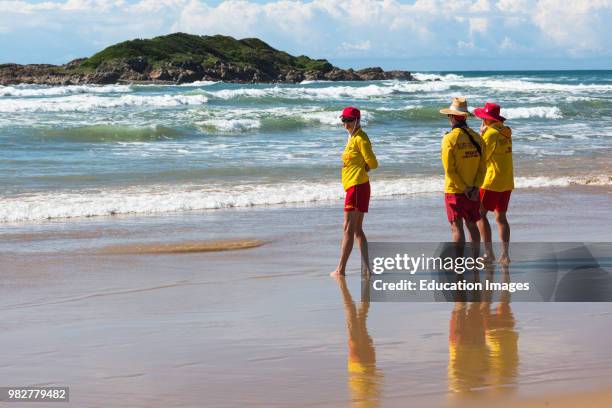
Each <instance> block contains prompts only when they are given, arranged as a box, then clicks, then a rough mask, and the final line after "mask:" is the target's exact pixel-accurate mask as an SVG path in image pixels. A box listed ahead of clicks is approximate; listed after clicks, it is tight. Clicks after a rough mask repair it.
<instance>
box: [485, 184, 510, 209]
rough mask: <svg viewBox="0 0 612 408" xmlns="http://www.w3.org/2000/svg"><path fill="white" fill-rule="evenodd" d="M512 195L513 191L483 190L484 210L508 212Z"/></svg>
mask: <svg viewBox="0 0 612 408" xmlns="http://www.w3.org/2000/svg"><path fill="white" fill-rule="evenodd" d="M510 193H512V190H507V191H502V192H498V191H491V190H485V189H483V188H481V189H480V202H481V203H482V208H484V209H485V210H487V211H501V212H506V211H508V203H509V202H510Z"/></svg>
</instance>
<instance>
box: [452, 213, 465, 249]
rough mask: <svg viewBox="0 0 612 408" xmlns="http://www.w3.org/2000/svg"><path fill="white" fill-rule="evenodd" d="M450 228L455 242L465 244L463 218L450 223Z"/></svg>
mask: <svg viewBox="0 0 612 408" xmlns="http://www.w3.org/2000/svg"><path fill="white" fill-rule="evenodd" d="M450 226H451V235H452V237H453V242H458V243H464V242H465V233H464V232H463V218H458V217H457V218H455V219H454V220H452V221H451V222H450Z"/></svg>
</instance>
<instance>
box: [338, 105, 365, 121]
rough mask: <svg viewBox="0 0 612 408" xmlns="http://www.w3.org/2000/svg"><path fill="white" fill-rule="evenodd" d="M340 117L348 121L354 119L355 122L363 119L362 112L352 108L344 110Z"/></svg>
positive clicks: (348, 107)
mask: <svg viewBox="0 0 612 408" xmlns="http://www.w3.org/2000/svg"><path fill="white" fill-rule="evenodd" d="M340 117H341V118H347V119H353V120H359V119H361V111H360V110H359V109H357V108H354V107H352V106H347V107H346V108H344V109H342V114H341V115H340Z"/></svg>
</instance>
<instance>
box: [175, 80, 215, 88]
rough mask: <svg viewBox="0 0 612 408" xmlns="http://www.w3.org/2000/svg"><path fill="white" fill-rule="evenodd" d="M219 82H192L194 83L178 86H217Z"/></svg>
mask: <svg viewBox="0 0 612 408" xmlns="http://www.w3.org/2000/svg"><path fill="white" fill-rule="evenodd" d="M219 82H220V81H194V82H188V83H184V84H180V85H179V86H183V87H197V86H208V85H214V84H218V83H219Z"/></svg>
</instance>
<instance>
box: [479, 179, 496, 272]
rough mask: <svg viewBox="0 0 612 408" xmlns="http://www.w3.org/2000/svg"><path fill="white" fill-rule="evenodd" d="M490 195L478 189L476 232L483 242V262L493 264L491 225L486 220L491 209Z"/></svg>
mask: <svg viewBox="0 0 612 408" xmlns="http://www.w3.org/2000/svg"><path fill="white" fill-rule="evenodd" d="M490 194H491V193H490V192H488V193H487V190H485V189H480V220H479V221H478V230H479V232H480V236H481V237H482V240H483V242H484V243H485V253H484V259H485V262H493V261H494V260H495V255H494V254H493V242H492V241H493V238H492V236H491V235H492V234H491V224H489V219H488V218H487V214H488V212H489V210H490V209H491V208H490V200H491V198H492V197H491V195H490Z"/></svg>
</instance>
